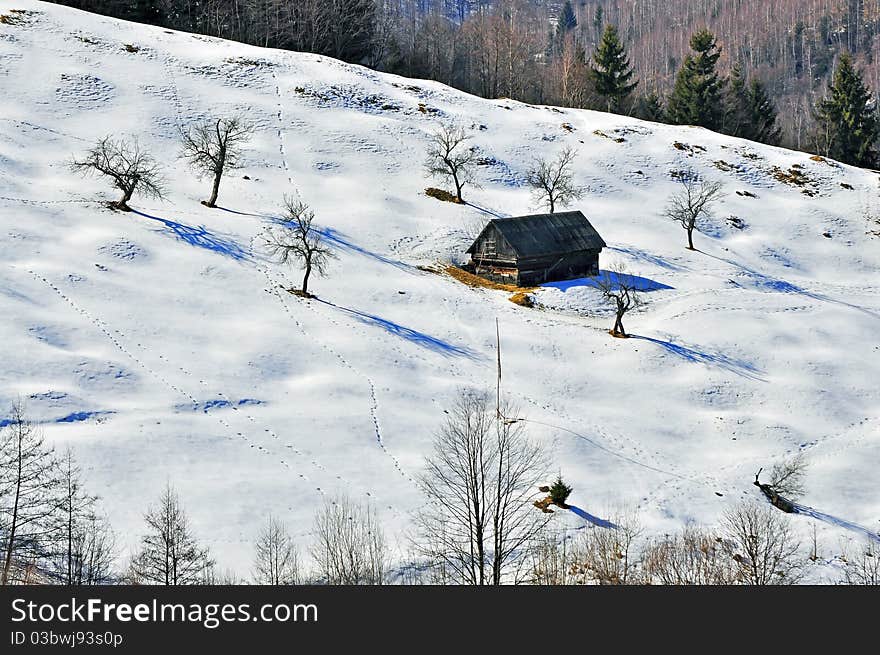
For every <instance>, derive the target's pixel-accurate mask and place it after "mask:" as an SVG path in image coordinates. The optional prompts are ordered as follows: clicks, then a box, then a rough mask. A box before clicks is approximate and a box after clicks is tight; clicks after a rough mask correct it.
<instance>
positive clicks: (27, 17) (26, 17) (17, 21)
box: [0, 9, 40, 25]
mask: <svg viewBox="0 0 880 655" xmlns="http://www.w3.org/2000/svg"><path fill="white" fill-rule="evenodd" d="M39 13H40V12H38V11H28V10H27V9H10V10H9V13H8V14H0V23H3V24H4V25H27V24H28V23H30V22H31V18H32V17H33V16H36V15H37V14H39Z"/></svg>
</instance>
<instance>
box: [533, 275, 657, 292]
mask: <svg viewBox="0 0 880 655" xmlns="http://www.w3.org/2000/svg"><path fill="white" fill-rule="evenodd" d="M606 276H607V277H609V278H610V279H611V282H612V284H614V285H619V284H620V283H621V282H624V283H625V284H627V285H629V286H632V287H634V288H635V290H636V291H643V292H647V291H661V290H663V289H672V287H671V286H669V285H668V284H663V283H662V282H656V281H655V280H649V279H648V278H646V277H639V276H638V275H629V274H627V273H624V274H622V275H618V274H617V273H614V272H612V271H599V275H597V276H594V277H581V278H578V279H576V280H562V281H560V282H546V283H544V284H542V285H541V286H542V287H552V288H554V289H559V290H560V291H568V290H569V289H573V288H575V287H598V280H599V279H602V278H604V277H606Z"/></svg>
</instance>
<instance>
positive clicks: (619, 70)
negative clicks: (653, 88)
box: [590, 24, 639, 112]
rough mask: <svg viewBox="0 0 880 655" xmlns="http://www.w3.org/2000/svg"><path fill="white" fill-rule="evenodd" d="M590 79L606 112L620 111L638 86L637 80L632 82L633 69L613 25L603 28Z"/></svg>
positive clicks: (594, 55)
mask: <svg viewBox="0 0 880 655" xmlns="http://www.w3.org/2000/svg"><path fill="white" fill-rule="evenodd" d="M590 77H591V78H592V79H593V84H594V85H595V87H596V93H598V94H599V95H600V96H601V97H602V98H604V99H605V101H606V106H607V110H608V111H615V112H616V111H620V109H621V107H622V105H623V103H624V101H625V100H626V99H627V98H628V97H629V95H630V94H631V93H632V92H633V89H635V88H636V86H638V84H639V82H638V80H635V81H632V79H633V69H632V66H631V65H630V63H629V58H628V57H627V55H626V49H625V48H624V47H623V43H621V41H620V37H619V36H618V34H617V28H616V27H615V26H614V25H610V24H609V25H608V26H607V27H606V28H605V33H604V34H603V35H602V41H601V42H600V43H599V45H598V47H597V48H596V52H595V53H594V54H593V65H592V66H591V68H590Z"/></svg>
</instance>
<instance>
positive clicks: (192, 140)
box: [181, 116, 253, 207]
mask: <svg viewBox="0 0 880 655" xmlns="http://www.w3.org/2000/svg"><path fill="white" fill-rule="evenodd" d="M252 134H253V126H251V125H250V124H248V123H246V122H245V121H244V119H242V118H241V117H240V116H233V117H232V118H218V119H217V121H216V122H214V121H207V122H204V123H199V124H197V125H194V126H192V127H190V128H189V130H186V131H184V132H182V134H181V139H182V140H183V151H182V153H181V156H182V157H183V158H184V159H185V160H186V161H187V162H189V164H190V166H191V167H192V168H193V170H195V171H196V173H197V174H198V175H199V177H203V176H210V177H211V178H212V179H213V185H212V187H211V197H210V198H209V199H208V200H205V201H202V204H204V205H206V206H207V207H214V206H216V203H217V194H218V193H219V192H220V180H221V179H222V177H223V174H224V173H226V172H227V171H230V170H232V169H234V168H237V167H238V166H239V163H240V161H241V155H242V146H243V145H244V143H245V142H246V141H247V140H248V139H249V138H250V137H251V135H252Z"/></svg>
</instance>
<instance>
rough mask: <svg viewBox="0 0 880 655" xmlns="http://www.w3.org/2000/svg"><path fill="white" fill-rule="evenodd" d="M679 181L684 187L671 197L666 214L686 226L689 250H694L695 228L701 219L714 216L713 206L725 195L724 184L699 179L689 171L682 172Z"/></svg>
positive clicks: (683, 226)
mask: <svg viewBox="0 0 880 655" xmlns="http://www.w3.org/2000/svg"><path fill="white" fill-rule="evenodd" d="M678 181H679V182H680V183H681V185H682V189H681V191H680V192H679V193H676V194H674V195H673V196H672V197H671V198H670V199H669V205H668V206H667V208H666V211H665V215H666V217H667V218H669V219H670V220H673V221H675V222H676V223H678V224H679V225H681V227H682V228H684V230H685V231H686V232H687V238H688V245H687V247H688V250H694V229H696V227H697V225H698V224H699V222H700V221H701V220H708V219H710V218H711V217H712V206H713V205H714V204H715V202H717V201H718V200H720V199H721V198H722V197H723V193H722V192H721V189H722V186H723V185H722V184H721V182H705V181H703V180H698V179H697V178H696V175H695V174H694V173H692V172H689V171H683V172H680V173H679V175H678Z"/></svg>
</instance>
